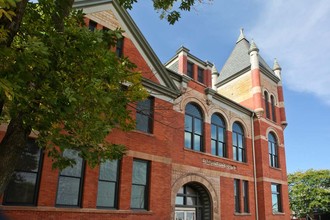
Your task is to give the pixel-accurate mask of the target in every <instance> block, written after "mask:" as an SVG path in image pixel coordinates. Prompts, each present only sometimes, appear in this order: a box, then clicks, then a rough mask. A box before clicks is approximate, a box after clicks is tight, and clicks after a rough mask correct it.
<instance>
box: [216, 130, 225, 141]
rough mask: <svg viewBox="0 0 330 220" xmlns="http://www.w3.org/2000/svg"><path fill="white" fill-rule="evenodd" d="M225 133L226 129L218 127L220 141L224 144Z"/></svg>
mask: <svg viewBox="0 0 330 220" xmlns="http://www.w3.org/2000/svg"><path fill="white" fill-rule="evenodd" d="M223 133H224V129H223V128H221V127H218V140H219V141H222V142H224V140H225V138H224V135H223Z"/></svg>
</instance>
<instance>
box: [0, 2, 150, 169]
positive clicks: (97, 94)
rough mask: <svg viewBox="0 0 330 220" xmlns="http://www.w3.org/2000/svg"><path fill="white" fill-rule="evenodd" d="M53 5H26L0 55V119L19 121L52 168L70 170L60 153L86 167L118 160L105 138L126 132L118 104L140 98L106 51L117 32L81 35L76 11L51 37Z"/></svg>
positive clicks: (127, 69)
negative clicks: (73, 154)
mask: <svg viewBox="0 0 330 220" xmlns="http://www.w3.org/2000/svg"><path fill="white" fill-rule="evenodd" d="M3 1H4V0H1V3H2V2H3ZM5 2H7V1H5ZM8 2H13V0H11V1H8ZM56 2H57V1H55V3H54V1H53V0H39V4H32V3H28V5H27V7H26V10H25V15H24V18H23V21H22V23H21V26H20V29H19V31H18V33H17V34H16V36H15V38H14V40H13V42H12V43H11V45H10V47H6V46H2V47H1V48H0V76H1V77H0V93H1V97H2V101H4V107H3V109H2V115H1V120H2V122H10V121H11V120H12V119H13V118H15V117H16V116H17V115H21V116H22V120H23V124H24V125H25V127H27V128H30V129H31V130H32V131H33V132H35V133H36V134H37V136H38V142H39V144H40V146H44V147H45V148H46V149H47V151H48V152H49V156H52V158H53V159H54V164H53V165H54V166H55V167H60V168H63V167H65V166H67V165H70V164H71V163H73V161H72V160H69V159H68V158H62V156H61V152H62V151H63V150H64V149H75V150H79V152H80V155H81V156H82V157H83V158H84V159H86V160H87V161H88V162H89V164H90V165H92V166H94V165H95V164H97V163H99V162H100V161H101V160H104V159H115V158H120V157H121V156H122V154H123V153H124V152H125V148H124V146H120V145H115V144H112V143H110V142H108V141H107V140H106V136H107V135H108V134H109V133H110V132H111V131H112V130H113V129H114V128H120V129H124V130H127V129H131V128H132V127H133V126H134V122H133V121H132V120H131V118H130V112H129V111H128V110H127V109H126V105H127V104H128V103H130V102H135V101H137V100H141V99H143V98H145V97H146V92H145V90H144V89H143V86H142V84H141V74H140V73H139V72H136V71H135V68H136V66H135V65H134V64H133V63H131V62H130V61H129V60H128V59H127V58H118V57H117V56H116V55H115V53H114V52H113V50H109V48H110V47H113V46H115V44H116V41H117V40H118V39H119V38H120V37H121V31H120V30H113V31H112V30H109V31H106V32H103V31H97V30H96V31H94V32H92V31H89V30H88V28H86V27H84V22H83V14H82V12H81V11H71V13H70V15H69V16H68V17H65V18H63V17H62V19H63V24H64V29H63V30H60V31H59V30H58V29H57V28H56V25H58V24H54V20H53V17H52V15H54V14H58V11H57V8H56ZM70 10H71V9H70ZM124 85H126V86H124Z"/></svg>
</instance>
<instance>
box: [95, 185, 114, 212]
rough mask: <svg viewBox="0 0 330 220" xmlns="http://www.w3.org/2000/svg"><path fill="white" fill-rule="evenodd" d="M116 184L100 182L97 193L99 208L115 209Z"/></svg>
mask: <svg viewBox="0 0 330 220" xmlns="http://www.w3.org/2000/svg"><path fill="white" fill-rule="evenodd" d="M115 189H116V183H113V182H103V181H99V185H98V192H97V206H100V207H114V206H115V193H116V191H115Z"/></svg>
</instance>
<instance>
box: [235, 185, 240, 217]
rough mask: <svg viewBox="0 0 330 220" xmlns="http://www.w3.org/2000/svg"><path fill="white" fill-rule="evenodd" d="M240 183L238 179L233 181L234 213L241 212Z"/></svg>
mask: <svg viewBox="0 0 330 220" xmlns="http://www.w3.org/2000/svg"><path fill="white" fill-rule="evenodd" d="M240 193H241V192H240V181H239V180H238V179H234V197H235V212H237V213H240V212H241V204H240V200H241V199H240Z"/></svg>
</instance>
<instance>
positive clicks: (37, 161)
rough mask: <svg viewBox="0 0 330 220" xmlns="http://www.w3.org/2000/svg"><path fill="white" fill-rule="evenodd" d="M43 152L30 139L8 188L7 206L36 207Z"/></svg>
mask: <svg viewBox="0 0 330 220" xmlns="http://www.w3.org/2000/svg"><path fill="white" fill-rule="evenodd" d="M42 155H43V154H42V150H41V149H40V148H39V147H38V145H37V144H36V142H35V140H34V139H28V141H27V145H26V148H25V149H24V151H23V152H22V154H21V156H20V159H19V161H18V164H17V167H16V169H15V171H14V173H13V175H12V177H11V179H10V182H9V184H8V186H7V188H6V191H5V194H4V199H3V203H4V204H5V205H36V204H37V197H38V191H39V182H40V175H41V164H42Z"/></svg>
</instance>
